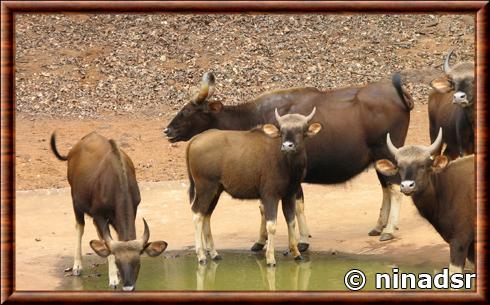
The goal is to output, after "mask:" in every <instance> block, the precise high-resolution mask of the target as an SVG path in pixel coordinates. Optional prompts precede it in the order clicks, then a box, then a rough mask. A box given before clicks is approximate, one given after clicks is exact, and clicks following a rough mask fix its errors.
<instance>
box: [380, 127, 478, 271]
mask: <svg viewBox="0 0 490 305" xmlns="http://www.w3.org/2000/svg"><path fill="white" fill-rule="evenodd" d="M442 139H443V137H442V128H441V129H439V134H438V136H437V138H436V140H435V141H434V143H432V145H431V146H429V147H424V146H404V147H401V148H396V147H395V146H394V145H393V143H391V139H390V135H389V134H388V136H387V144H388V148H389V149H390V152H391V154H393V156H394V157H395V160H396V163H395V164H393V163H391V162H390V161H388V160H386V159H385V160H380V161H378V162H377V163H376V169H377V170H378V171H379V172H381V173H382V174H384V175H394V174H396V173H399V174H400V176H401V178H402V182H401V185H400V188H401V192H402V193H403V194H405V195H407V196H411V197H412V199H413V202H414V204H415V206H416V207H417V210H418V211H419V213H420V214H421V215H422V217H424V218H425V219H427V220H428V221H429V222H430V223H431V224H432V226H434V228H435V229H436V230H437V232H438V233H439V234H440V235H441V236H442V238H444V240H445V241H446V242H448V243H449V247H450V256H451V258H450V265H449V272H450V273H451V274H453V273H462V271H463V268H464V265H465V261H466V258H468V260H469V261H470V262H472V263H475V237H476V200H475V170H474V167H475V158H474V155H471V156H467V157H464V158H460V159H456V160H455V161H452V162H449V159H448V158H447V157H446V156H444V155H436V156H435V157H434V154H435V153H438V152H439V151H440V148H441V145H442V143H443V142H442Z"/></svg>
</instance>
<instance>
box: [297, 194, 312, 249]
mask: <svg viewBox="0 0 490 305" xmlns="http://www.w3.org/2000/svg"><path fill="white" fill-rule="evenodd" d="M295 212H296V219H297V220H298V229H299V243H298V250H299V251H300V252H305V251H306V250H308V247H309V246H310V244H309V240H308V239H309V238H310V237H311V235H310V230H309V229H308V225H307V224H306V216H305V200H304V195H303V188H302V187H301V186H300V188H299V190H298V192H297V193H296V209H295Z"/></svg>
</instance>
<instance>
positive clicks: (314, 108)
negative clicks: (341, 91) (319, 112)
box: [306, 107, 316, 123]
mask: <svg viewBox="0 0 490 305" xmlns="http://www.w3.org/2000/svg"><path fill="white" fill-rule="evenodd" d="M315 112H316V107H313V110H312V111H311V113H310V114H309V115H308V116H307V117H306V122H307V123H309V122H310V120H311V119H312V118H313V116H314V115H315Z"/></svg>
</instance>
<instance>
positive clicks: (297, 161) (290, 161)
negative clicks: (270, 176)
mask: <svg viewBox="0 0 490 305" xmlns="http://www.w3.org/2000/svg"><path fill="white" fill-rule="evenodd" d="M285 158H286V160H287V161H286V164H287V165H288V171H289V174H290V181H291V182H294V185H291V186H290V188H289V189H290V190H292V191H293V192H294V193H296V191H297V189H298V188H299V186H300V184H301V182H302V181H303V179H304V176H305V168H306V151H305V150H302V151H301V152H298V153H295V154H287V155H286V156H285Z"/></svg>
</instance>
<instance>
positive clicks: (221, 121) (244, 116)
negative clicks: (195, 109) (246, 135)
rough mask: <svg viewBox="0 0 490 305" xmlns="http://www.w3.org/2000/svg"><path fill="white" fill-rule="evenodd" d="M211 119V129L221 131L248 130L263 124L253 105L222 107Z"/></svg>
mask: <svg viewBox="0 0 490 305" xmlns="http://www.w3.org/2000/svg"><path fill="white" fill-rule="evenodd" d="M213 117H214V122H213V128H216V129H222V130H249V129H251V128H253V127H255V126H257V125H259V124H263V122H261V121H260V120H261V119H262V117H261V116H260V115H258V114H257V107H256V105H255V104H254V103H245V104H240V105H235V106H223V108H222V109H221V111H220V112H218V113H213Z"/></svg>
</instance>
